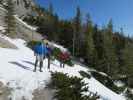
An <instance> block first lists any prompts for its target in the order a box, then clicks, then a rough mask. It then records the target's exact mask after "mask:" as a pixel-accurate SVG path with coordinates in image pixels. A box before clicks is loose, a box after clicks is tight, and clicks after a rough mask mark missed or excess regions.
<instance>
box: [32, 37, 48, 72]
mask: <svg viewBox="0 0 133 100" xmlns="http://www.w3.org/2000/svg"><path fill="white" fill-rule="evenodd" d="M43 42H44V39H42V41H41V42H39V43H38V44H36V45H35V47H34V54H35V56H36V60H35V67H34V70H33V71H34V72H36V68H37V64H38V62H39V67H40V72H42V67H43V60H44V58H45V56H46V54H47V52H48V51H47V48H46V45H45V44H44V43H43Z"/></svg>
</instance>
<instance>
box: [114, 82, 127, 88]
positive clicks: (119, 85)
mask: <svg viewBox="0 0 133 100" xmlns="http://www.w3.org/2000/svg"><path fill="white" fill-rule="evenodd" d="M114 84H115V85H116V86H117V87H122V86H124V85H125V84H124V83H123V82H121V81H115V82H114Z"/></svg>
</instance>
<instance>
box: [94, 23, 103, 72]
mask: <svg viewBox="0 0 133 100" xmlns="http://www.w3.org/2000/svg"><path fill="white" fill-rule="evenodd" d="M93 40H94V47H95V55H94V56H95V68H96V69H97V70H99V71H103V67H104V66H103V62H104V47H103V34H102V31H99V30H98V26H97V25H95V26H94V28H93Z"/></svg>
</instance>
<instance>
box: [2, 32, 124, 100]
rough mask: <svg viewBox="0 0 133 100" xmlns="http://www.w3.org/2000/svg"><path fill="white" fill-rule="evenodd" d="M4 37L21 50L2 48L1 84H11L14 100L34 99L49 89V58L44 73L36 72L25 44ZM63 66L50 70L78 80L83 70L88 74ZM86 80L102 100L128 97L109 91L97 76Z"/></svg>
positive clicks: (82, 68)
mask: <svg viewBox="0 0 133 100" xmlns="http://www.w3.org/2000/svg"><path fill="white" fill-rule="evenodd" d="M0 37H2V38H4V39H6V40H8V41H10V42H11V43H13V44H15V45H16V46H17V47H18V49H15V50H14V49H5V48H0V61H1V63H0V81H2V82H4V83H5V84H8V86H9V87H11V88H12V89H13V91H12V94H11V97H12V100H21V99H22V97H24V98H25V99H26V100H32V97H33V95H32V93H33V91H34V90H35V89H37V88H42V87H45V86H46V84H47V82H49V81H50V77H51V73H50V72H49V71H48V69H47V59H45V60H44V67H43V72H39V71H37V72H33V69H34V61H35V57H34V53H33V51H32V50H31V49H29V48H27V47H26V46H25V41H23V40H21V39H10V38H8V37H6V36H1V35H0ZM57 46H58V45H57ZM59 47H61V46H59ZM59 65H60V63H59V62H58V61H57V60H55V61H53V62H52V63H51V69H50V70H51V71H52V72H63V73H67V74H68V75H70V76H77V77H82V76H81V75H80V73H79V71H85V72H87V71H88V69H87V68H85V67H82V66H81V65H79V64H75V65H74V67H70V66H68V65H65V68H60V67H59ZM83 81H84V82H85V83H87V84H88V86H89V90H90V91H92V92H93V93H95V92H97V93H98V95H100V97H101V100H125V99H124V97H122V96H120V95H118V94H116V93H114V92H113V91H111V90H109V89H108V88H106V87H105V86H104V85H102V84H101V83H100V82H98V81H97V80H96V79H95V78H93V77H92V78H91V79H87V78H84V80H83Z"/></svg>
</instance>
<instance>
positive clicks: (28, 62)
mask: <svg viewBox="0 0 133 100" xmlns="http://www.w3.org/2000/svg"><path fill="white" fill-rule="evenodd" d="M23 62H25V63H27V64H30V65H33V66H35V64H34V63H33V62H30V61H26V60H23Z"/></svg>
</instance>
